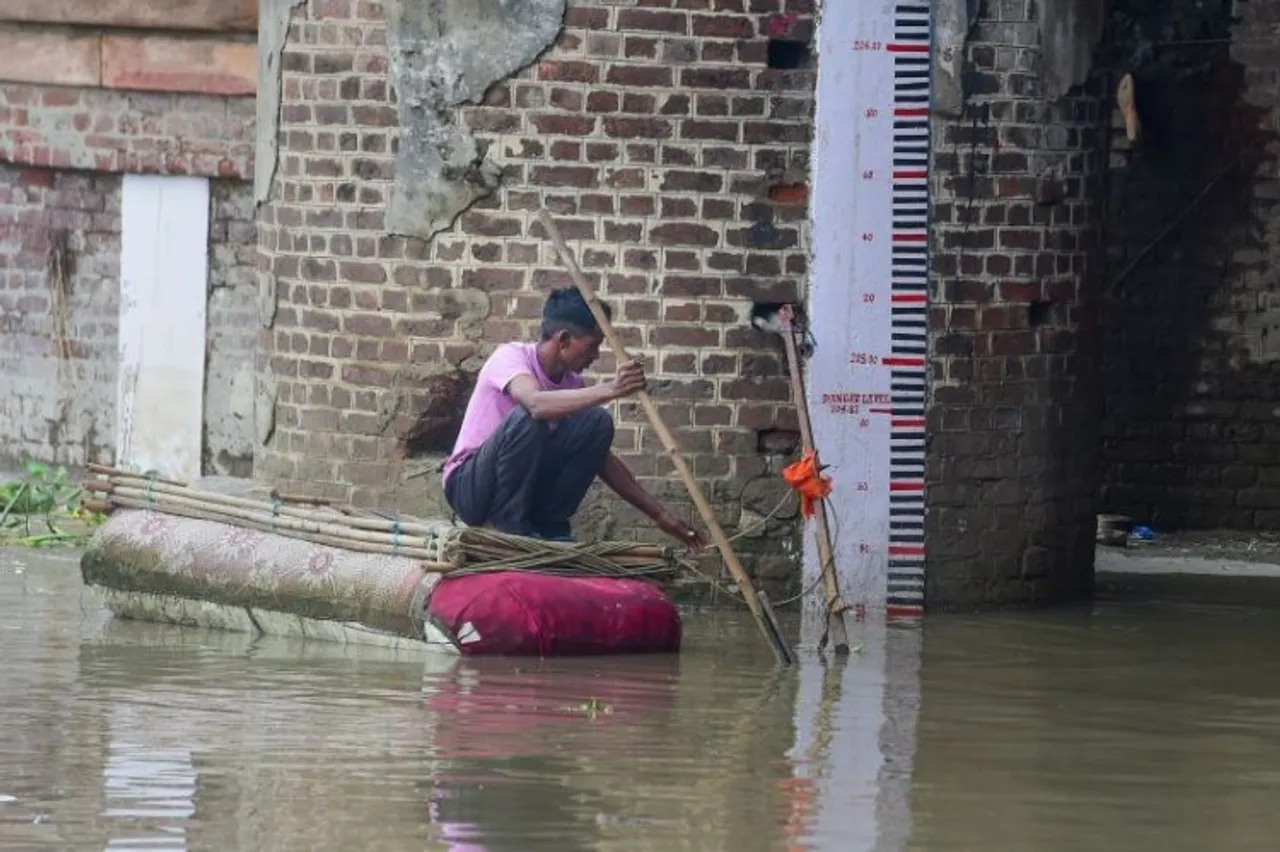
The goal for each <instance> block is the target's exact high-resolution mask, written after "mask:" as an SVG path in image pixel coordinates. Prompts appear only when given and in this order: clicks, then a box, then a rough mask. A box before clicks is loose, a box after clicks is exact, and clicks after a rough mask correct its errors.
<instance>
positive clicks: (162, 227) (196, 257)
mask: <svg viewBox="0 0 1280 852" xmlns="http://www.w3.org/2000/svg"><path fill="white" fill-rule="evenodd" d="M121 217H122V221H121V258H120V374H119V375H120V378H119V386H118V392H117V411H118V421H117V433H116V447H117V450H116V464H117V465H118V466H120V467H123V468H125V469H128V470H133V471H138V472H143V471H151V470H154V471H156V472H157V473H159V474H160V475H161V476H164V477H166V478H170V479H180V480H183V481H191V480H194V479H196V478H197V477H199V476H200V471H201V448H202V435H203V425H204V374H205V340H206V310H207V305H208V277H209V181H208V180H207V179H205V178H193V177H172V176H160V175H125V177H124V182H123V191H122V200H121Z"/></svg>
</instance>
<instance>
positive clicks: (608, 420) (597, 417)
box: [578, 407, 613, 446]
mask: <svg viewBox="0 0 1280 852" xmlns="http://www.w3.org/2000/svg"><path fill="white" fill-rule="evenodd" d="M578 416H579V417H581V418H582V429H583V432H585V433H586V434H587V435H590V436H591V437H592V438H595V439H597V440H599V441H601V442H602V443H604V444H605V445H606V446H607V445H610V444H612V443H613V418H612V417H610V416H609V412H608V411H606V410H605V409H604V408H602V407H597V408H588V409H587V410H586V411H583V412H580V413H579V414H578Z"/></svg>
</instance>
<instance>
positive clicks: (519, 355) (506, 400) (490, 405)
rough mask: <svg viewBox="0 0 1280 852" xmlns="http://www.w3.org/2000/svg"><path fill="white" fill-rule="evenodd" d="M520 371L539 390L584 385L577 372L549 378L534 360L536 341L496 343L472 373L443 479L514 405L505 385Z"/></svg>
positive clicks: (536, 356)
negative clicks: (473, 381) (473, 378)
mask: <svg viewBox="0 0 1280 852" xmlns="http://www.w3.org/2000/svg"><path fill="white" fill-rule="evenodd" d="M522 373H525V374H528V375H531V376H533V377H534V378H535V379H537V380H538V384H539V385H541V386H542V389H543V390H574V389H576V388H580V387H583V385H584V383H583V381H582V376H581V375H579V374H578V373H565V374H564V376H562V377H561V379H560V381H559V383H556V382H553V381H551V379H549V378H548V377H547V374H546V372H545V371H543V369H542V365H541V364H539V363H538V347H537V345H536V344H533V343H504V344H502V345H501V346H499V347H498V348H497V349H495V350H494V352H493V354H492V355H490V356H489V360H488V361H485V362H484V366H483V367H481V368H480V375H479V376H477V377H476V389H475V390H474V391H472V393H471V399H470V400H469V401H468V402H467V411H466V414H464V415H463V416H462V428H461V429H460V430H459V431H458V440H457V441H456V442H455V443H454V445H453V453H452V454H450V456H449V458H448V460H447V461H446V462H445V463H444V471H443V475H442V477H441V479H442V480H446V481H447V480H448V479H449V474H451V473H453V469H454V468H455V467H457V466H458V465H459V464H461V463H462V462H463V461H465V460H466V458H467V456H469V455H471V454H472V453H474V452H475V451H476V450H478V449H480V447H481V445H482V444H484V442H485V441H486V440H488V438H489V436H490V435H492V434H493V433H494V430H496V429H497V428H498V427H499V426H500V425H502V421H503V420H505V419H506V418H507V415H508V414H510V413H511V410H512V409H513V408H515V407H516V405H517V403H516V401H515V400H514V399H512V398H511V396H510V394H508V393H507V385H509V384H510V383H511V380H512V379H514V378H515V377H516V376H518V375H520V374H522Z"/></svg>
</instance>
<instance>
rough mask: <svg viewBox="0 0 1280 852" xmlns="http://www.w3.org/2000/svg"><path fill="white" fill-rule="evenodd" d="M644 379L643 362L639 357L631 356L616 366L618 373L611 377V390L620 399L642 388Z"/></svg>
mask: <svg viewBox="0 0 1280 852" xmlns="http://www.w3.org/2000/svg"><path fill="white" fill-rule="evenodd" d="M645 381H646V379H645V377H644V362H643V361H641V360H640V359H639V358H633V359H631V360H630V361H628V362H626V363H625V364H621V365H620V366H619V367H618V374H617V375H616V376H614V377H613V390H614V393H615V394H616V395H617V396H618V398H619V399H621V398H622V397H624V396H631V395H632V394H633V393H636V392H637V391H641V390H644V386H645Z"/></svg>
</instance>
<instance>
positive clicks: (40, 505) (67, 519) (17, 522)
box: [0, 461, 103, 547]
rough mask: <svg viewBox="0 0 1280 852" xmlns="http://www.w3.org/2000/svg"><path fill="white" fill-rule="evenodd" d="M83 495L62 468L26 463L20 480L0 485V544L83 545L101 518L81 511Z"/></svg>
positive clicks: (29, 545) (39, 545)
mask: <svg viewBox="0 0 1280 852" xmlns="http://www.w3.org/2000/svg"><path fill="white" fill-rule="evenodd" d="M83 494H84V489H83V488H81V487H80V485H78V484H77V483H75V482H72V481H71V475H70V474H69V473H68V472H67V469H66V468H65V467H50V466H49V465H46V464H42V463H40V462H34V461H29V462H27V463H26V465H25V466H24V468H23V477H22V478H21V479H18V480H15V481H13V482H8V483H4V484H0V544H21V545H25V546H27V547H56V546H59V545H64V546H66V545H69V546H77V545H82V544H84V543H85V541H87V540H88V538H89V534H90V532H91V531H92V529H93V527H95V526H97V525H98V524H100V523H101V522H102V520H103V518H102V515H100V514H98V513H95V512H86V511H84V510H83V509H82V507H81V505H80V501H81V497H82V496H83Z"/></svg>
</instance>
